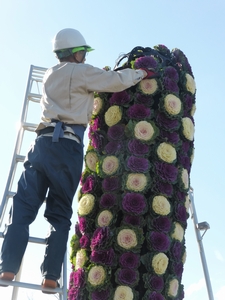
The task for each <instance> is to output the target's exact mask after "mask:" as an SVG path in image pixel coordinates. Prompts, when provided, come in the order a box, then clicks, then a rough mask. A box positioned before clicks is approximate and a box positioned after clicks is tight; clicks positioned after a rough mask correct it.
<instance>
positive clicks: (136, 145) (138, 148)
mask: <svg viewBox="0 0 225 300" xmlns="http://www.w3.org/2000/svg"><path fill="white" fill-rule="evenodd" d="M128 149H129V151H130V153H132V154H134V155H145V154H147V153H148V151H149V146H148V145H146V144H143V143H142V142H141V141H139V140H136V139H134V140H130V141H129V142H128Z"/></svg>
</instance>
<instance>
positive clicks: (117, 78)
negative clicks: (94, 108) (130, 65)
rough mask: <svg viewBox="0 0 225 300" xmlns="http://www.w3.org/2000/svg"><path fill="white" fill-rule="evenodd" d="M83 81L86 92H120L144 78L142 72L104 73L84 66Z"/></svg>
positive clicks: (126, 70) (125, 70)
mask: <svg viewBox="0 0 225 300" xmlns="http://www.w3.org/2000/svg"><path fill="white" fill-rule="evenodd" d="M86 66H87V68H86V71H85V73H84V76H85V78H84V80H85V82H86V88H87V90H88V91H92V92H93V91H95V92H109V93H115V92H121V91H123V90H125V89H127V88H129V87H131V86H133V85H135V84H137V83H138V82H139V81H141V80H142V79H143V78H144V72H143V71H142V70H133V69H124V70H120V71H111V70H109V71H106V70H102V69H99V68H95V67H92V66H90V65H86Z"/></svg>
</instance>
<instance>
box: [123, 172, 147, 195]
mask: <svg viewBox="0 0 225 300" xmlns="http://www.w3.org/2000/svg"><path fill="white" fill-rule="evenodd" d="M146 185H147V177H146V176H145V175H144V174H140V173H130V174H129V175H128V177H127V182H126V188H127V189H128V190H130V191H135V192H141V191H143V190H144V189H145V187H146Z"/></svg>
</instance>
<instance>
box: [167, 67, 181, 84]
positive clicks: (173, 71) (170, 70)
mask: <svg viewBox="0 0 225 300" xmlns="http://www.w3.org/2000/svg"><path fill="white" fill-rule="evenodd" d="M164 72H165V76H166V77H169V78H170V79H171V80H174V81H175V82H178V81H179V74H178V73H177V70H176V69H175V68H173V67H171V66H169V67H166V68H165V71H164Z"/></svg>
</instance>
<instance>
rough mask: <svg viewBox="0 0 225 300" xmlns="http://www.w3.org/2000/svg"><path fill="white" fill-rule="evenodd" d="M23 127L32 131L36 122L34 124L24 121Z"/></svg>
mask: <svg viewBox="0 0 225 300" xmlns="http://www.w3.org/2000/svg"><path fill="white" fill-rule="evenodd" d="M22 126H23V128H24V129H26V130H28V131H32V132H34V131H35V129H36V128H37V124H34V123H27V122H24V123H23V124H22Z"/></svg>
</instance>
